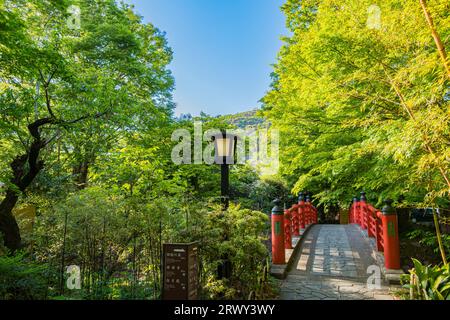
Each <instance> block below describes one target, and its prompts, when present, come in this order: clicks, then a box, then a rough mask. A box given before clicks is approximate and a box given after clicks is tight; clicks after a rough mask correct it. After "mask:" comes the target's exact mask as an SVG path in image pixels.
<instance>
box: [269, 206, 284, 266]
mask: <svg viewBox="0 0 450 320" xmlns="http://www.w3.org/2000/svg"><path fill="white" fill-rule="evenodd" d="M273 203H274V204H275V206H274V207H273V209H272V217H271V218H272V219H271V220H272V263H273V264H285V263H286V254H285V249H284V212H283V209H282V208H280V200H279V199H275V200H274V201H273Z"/></svg>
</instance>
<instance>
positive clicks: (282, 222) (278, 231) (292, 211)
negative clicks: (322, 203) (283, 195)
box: [272, 193, 318, 264]
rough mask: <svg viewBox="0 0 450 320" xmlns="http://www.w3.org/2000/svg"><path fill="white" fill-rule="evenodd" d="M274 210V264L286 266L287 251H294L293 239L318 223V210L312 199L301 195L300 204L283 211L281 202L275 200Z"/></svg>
mask: <svg viewBox="0 0 450 320" xmlns="http://www.w3.org/2000/svg"><path fill="white" fill-rule="evenodd" d="M274 203H275V207H274V208H273V209H272V263H273V264H285V263H286V250H285V249H292V237H293V236H299V235H300V233H301V230H304V229H306V227H307V226H309V225H312V224H315V223H317V222H318V214H317V208H316V207H314V206H313V205H312V203H311V198H310V197H309V196H308V195H307V196H305V195H303V193H300V194H299V197H298V203H296V204H294V205H293V206H292V207H291V208H289V209H284V210H283V209H281V207H280V201H279V200H275V201H274Z"/></svg>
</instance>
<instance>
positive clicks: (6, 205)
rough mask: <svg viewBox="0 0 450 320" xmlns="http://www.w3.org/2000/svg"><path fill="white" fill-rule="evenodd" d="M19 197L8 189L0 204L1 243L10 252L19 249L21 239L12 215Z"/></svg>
mask: <svg viewBox="0 0 450 320" xmlns="http://www.w3.org/2000/svg"><path fill="white" fill-rule="evenodd" d="M18 199H19V197H18V196H17V194H16V192H14V191H12V190H10V189H8V190H7V192H6V197H5V199H3V201H2V202H1V203H0V232H1V233H3V242H4V244H5V246H6V247H7V248H8V249H10V250H11V251H12V252H14V251H16V250H18V249H20V246H21V242H22V240H21V238H20V231H19V226H18V225H17V221H16V219H15V218H14V216H13V214H12V209H13V208H14V206H15V205H16V203H17V201H18Z"/></svg>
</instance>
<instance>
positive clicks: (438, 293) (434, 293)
mask: <svg viewBox="0 0 450 320" xmlns="http://www.w3.org/2000/svg"><path fill="white" fill-rule="evenodd" d="M413 263H414V268H413V269H411V270H410V271H409V272H410V274H409V275H408V276H407V277H406V279H404V280H409V284H406V285H405V286H404V287H405V288H407V289H409V291H410V298H411V299H416V300H450V265H449V264H447V265H444V266H424V265H422V263H421V262H420V261H418V260H416V259H413Z"/></svg>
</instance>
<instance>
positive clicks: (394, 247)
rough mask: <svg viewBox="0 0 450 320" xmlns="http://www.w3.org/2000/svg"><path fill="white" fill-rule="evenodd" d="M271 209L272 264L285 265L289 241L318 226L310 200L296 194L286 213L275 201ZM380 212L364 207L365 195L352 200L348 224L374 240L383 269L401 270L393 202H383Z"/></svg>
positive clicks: (315, 211)
mask: <svg viewBox="0 0 450 320" xmlns="http://www.w3.org/2000/svg"><path fill="white" fill-rule="evenodd" d="M274 203H275V207H274V208H273V209H272V219H271V220H272V263H273V264H275V265H277V264H285V263H286V254H285V251H286V250H285V249H292V237H293V236H299V235H300V233H301V230H305V229H306V228H307V227H308V226H309V225H312V224H316V223H318V212H317V209H316V208H315V207H314V206H313V205H312V203H311V199H310V197H309V196H306V197H305V196H304V195H303V193H300V194H299V201H298V203H297V204H294V205H293V206H292V207H291V208H289V209H284V210H283V209H282V208H281V207H280V201H279V200H275V201H274ZM385 204H386V205H385V206H384V207H383V209H382V210H378V209H376V208H375V207H374V206H372V205H371V204H369V203H367V200H366V194H365V193H364V192H361V198H360V199H358V198H356V197H355V198H354V199H353V203H352V205H351V207H350V212H349V222H350V223H351V224H357V225H359V227H360V228H361V229H362V230H363V231H366V232H367V236H368V237H369V238H375V242H376V247H377V250H378V251H380V252H383V253H384V261H385V267H386V269H400V249H399V247H400V246H399V235H398V219H397V214H396V212H395V210H394V209H393V208H392V206H391V204H392V200H386V201H385Z"/></svg>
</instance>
